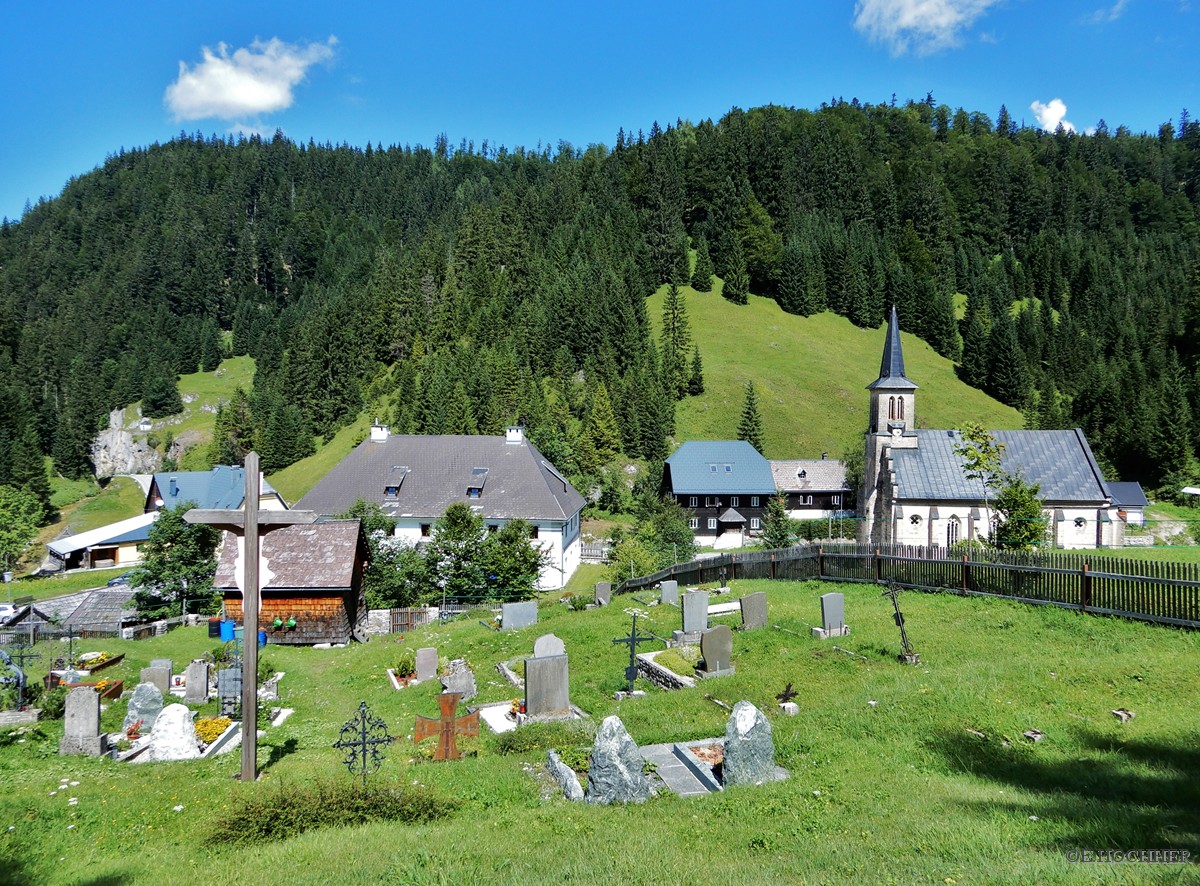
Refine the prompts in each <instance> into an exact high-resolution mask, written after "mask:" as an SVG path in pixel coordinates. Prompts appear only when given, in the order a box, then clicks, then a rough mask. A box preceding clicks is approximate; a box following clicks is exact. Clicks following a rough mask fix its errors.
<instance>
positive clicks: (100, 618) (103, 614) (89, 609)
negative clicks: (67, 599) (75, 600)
mask: <svg viewBox="0 0 1200 886" xmlns="http://www.w3.org/2000/svg"><path fill="white" fill-rule="evenodd" d="M133 593H134V592H133V589H132V588H131V587H129V585H115V586H113V587H111V588H98V589H97V590H94V591H91V592H90V593H89V594H88V595H87V596H86V597H84V598H83V602H81V603H80V604H79V605H78V606H76V607H75V611H74V612H72V613H71V615H70V616H69V617H68V618H67V619H66V621H64V622H63V624H64V626H71V627H74V628H76V629H78V630H84V631H86V630H94V631H99V630H117V629H118V628H120V627H121V625H122V624H124V623H125V622H126V621H128V620H129V619H131V618H134V617H135V616H136V615H137V609H135V608H134V606H133V603H132V601H133Z"/></svg>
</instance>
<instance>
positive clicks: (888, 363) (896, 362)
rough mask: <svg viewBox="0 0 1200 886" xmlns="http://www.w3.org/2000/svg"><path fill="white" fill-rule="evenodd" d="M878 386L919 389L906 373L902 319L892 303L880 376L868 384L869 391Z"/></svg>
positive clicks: (880, 365)
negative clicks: (901, 331) (901, 345)
mask: <svg viewBox="0 0 1200 886" xmlns="http://www.w3.org/2000/svg"><path fill="white" fill-rule="evenodd" d="M878 388H903V389H905V390H916V389H917V385H916V384H915V383H914V382H913V381H912V380H911V379H909V378H908V377H907V376H905V374H904V351H903V350H902V349H901V347H900V321H899V320H898V319H897V318H896V306H895V305H892V315H891V317H889V318H888V328H887V338H886V339H885V340H884V343H883V360H882V361H881V362H880V364H879V378H877V379H875V381H873V382H871V383H870V384H869V385H867V390H868V391H874V390H876V389H878Z"/></svg>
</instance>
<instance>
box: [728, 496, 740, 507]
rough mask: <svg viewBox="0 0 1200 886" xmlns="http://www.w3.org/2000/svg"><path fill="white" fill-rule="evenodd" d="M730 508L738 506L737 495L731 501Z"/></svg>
mask: <svg viewBox="0 0 1200 886" xmlns="http://www.w3.org/2000/svg"><path fill="white" fill-rule="evenodd" d="M729 506H730V507H731V508H736V507H737V506H738V497H737V496H736V495H735V496H733V497H732V498H731V499H729Z"/></svg>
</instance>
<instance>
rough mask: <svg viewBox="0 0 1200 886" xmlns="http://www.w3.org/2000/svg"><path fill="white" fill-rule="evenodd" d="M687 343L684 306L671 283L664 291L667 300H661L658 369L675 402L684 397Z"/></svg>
mask: <svg viewBox="0 0 1200 886" xmlns="http://www.w3.org/2000/svg"><path fill="white" fill-rule="evenodd" d="M691 342H692V333H691V330H690V329H689V324H688V316H687V305H686V304H685V303H684V298H683V294H682V293H681V292H680V291H679V287H678V286H676V285H675V284H674V283H672V284H671V285H670V286H669V287H667V296H666V298H665V299H663V313H662V365H663V374H664V375H665V376H666V378H667V383H668V386H669V387H670V389H671V390H672V391H673V392H674V394H675V397H676V398H677V399H678V398H682V397H683V396H684V395H685V394H686V393H687V388H688V366H687V359H688V348H689V346H690V345H691Z"/></svg>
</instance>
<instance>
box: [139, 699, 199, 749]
mask: <svg viewBox="0 0 1200 886" xmlns="http://www.w3.org/2000/svg"><path fill="white" fill-rule="evenodd" d="M195 716H196V712H195V711H193V710H192V709H191V708H189V707H188V706H187V705H182V704H169V705H167V706H166V707H165V708H163V709H162V713H161V714H159V715H158V719H157V720H155V721H154V729H153V730H151V732H150V744H149V746H148V747H147V748H146V752H145V753H144V754H143V755H142V757H144V758H145V759H146V760H147V761H158V762H164V761H168V760H194V759H196V758H197V757H199V756H200V747H199V746H198V745H197V744H196V726H195V724H194V723H193V722H192V718H193V717H195Z"/></svg>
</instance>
